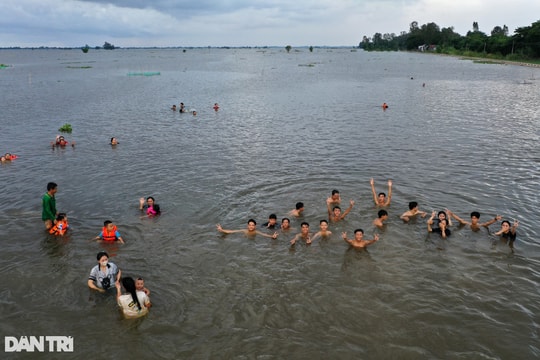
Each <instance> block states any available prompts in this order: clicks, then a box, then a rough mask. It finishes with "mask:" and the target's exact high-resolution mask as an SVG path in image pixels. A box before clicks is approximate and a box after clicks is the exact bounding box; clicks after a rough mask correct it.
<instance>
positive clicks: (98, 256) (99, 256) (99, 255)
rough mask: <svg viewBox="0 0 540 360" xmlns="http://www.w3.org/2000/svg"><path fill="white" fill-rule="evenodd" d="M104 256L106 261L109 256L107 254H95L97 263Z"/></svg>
mask: <svg viewBox="0 0 540 360" xmlns="http://www.w3.org/2000/svg"><path fill="white" fill-rule="evenodd" d="M104 256H106V257H107V259H108V258H109V254H107V253H106V252H105V251H100V252H98V253H97V256H96V258H97V261H99V259H101V258H102V257H104Z"/></svg>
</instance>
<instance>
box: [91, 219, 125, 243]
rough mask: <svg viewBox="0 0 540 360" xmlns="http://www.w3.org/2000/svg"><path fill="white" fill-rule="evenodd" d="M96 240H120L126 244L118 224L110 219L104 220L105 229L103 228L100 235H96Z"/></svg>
mask: <svg viewBox="0 0 540 360" xmlns="http://www.w3.org/2000/svg"><path fill="white" fill-rule="evenodd" d="M96 240H103V241H106V242H110V241H115V240H118V241H120V242H121V243H122V244H124V240H123V239H122V236H121V235H120V232H118V230H117V229H116V225H114V224H113V222H112V221H110V220H106V221H105V222H103V229H101V232H100V233H99V235H98V236H96Z"/></svg>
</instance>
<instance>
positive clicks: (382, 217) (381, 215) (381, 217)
mask: <svg viewBox="0 0 540 360" xmlns="http://www.w3.org/2000/svg"><path fill="white" fill-rule="evenodd" d="M377 216H378V217H377V218H376V219H375V220H373V225H374V226H376V227H377V228H379V229H382V228H384V225H386V224H385V223H384V222H385V221H386V220H388V211H386V210H384V209H381V210H379V212H378V213H377Z"/></svg>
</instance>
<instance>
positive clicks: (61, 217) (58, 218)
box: [56, 213, 66, 221]
mask: <svg viewBox="0 0 540 360" xmlns="http://www.w3.org/2000/svg"><path fill="white" fill-rule="evenodd" d="M65 217H66V213H59V214H58V215H57V216H56V221H61V220H64V218H65Z"/></svg>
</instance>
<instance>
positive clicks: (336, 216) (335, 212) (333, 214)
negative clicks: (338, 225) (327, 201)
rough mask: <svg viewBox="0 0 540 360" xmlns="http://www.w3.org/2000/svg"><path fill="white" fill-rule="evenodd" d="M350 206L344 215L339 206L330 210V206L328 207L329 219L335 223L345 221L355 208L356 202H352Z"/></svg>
mask: <svg viewBox="0 0 540 360" xmlns="http://www.w3.org/2000/svg"><path fill="white" fill-rule="evenodd" d="M349 204H350V205H349V207H348V208H347V210H345V212H344V213H341V208H340V207H339V206H334V207H333V208H330V205H328V206H327V210H328V219H329V220H330V221H331V222H333V223H335V222H338V221H340V220H343V219H345V216H347V215H348V214H349V213H350V212H351V210H352V208H353V206H354V200H351V201H350V202H349Z"/></svg>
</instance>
